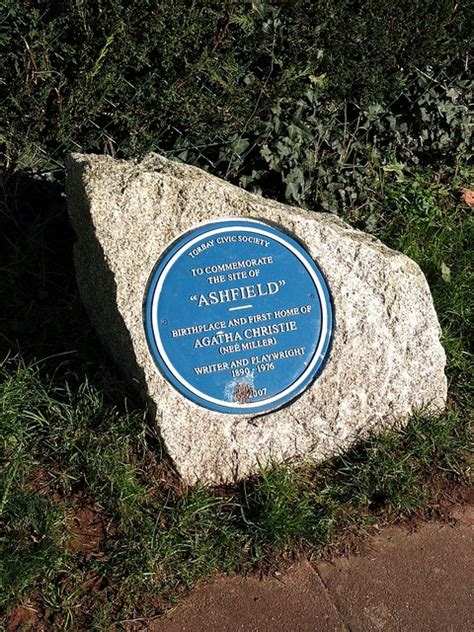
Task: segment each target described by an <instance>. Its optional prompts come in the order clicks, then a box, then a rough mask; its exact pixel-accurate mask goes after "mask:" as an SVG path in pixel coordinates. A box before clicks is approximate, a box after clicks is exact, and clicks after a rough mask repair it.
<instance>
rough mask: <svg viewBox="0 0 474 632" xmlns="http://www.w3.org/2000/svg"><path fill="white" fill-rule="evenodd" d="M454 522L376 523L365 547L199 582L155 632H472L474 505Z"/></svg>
mask: <svg viewBox="0 0 474 632" xmlns="http://www.w3.org/2000/svg"><path fill="white" fill-rule="evenodd" d="M453 518H454V520H453V523H449V524H448V523H440V522H428V523H422V524H421V525H419V526H418V527H417V528H416V530H415V531H407V530H406V529H404V528H403V527H390V528H387V529H384V530H382V531H381V532H380V534H378V535H377V536H374V537H372V538H371V539H370V540H369V541H368V543H367V547H365V551H364V553H362V554H360V555H351V556H349V557H339V558H337V559H335V560H334V562H332V563H328V562H319V563H317V564H315V565H311V564H309V563H308V562H299V563H297V564H295V565H294V566H293V567H292V568H290V569H289V570H288V571H287V572H286V573H284V574H282V575H281V576H279V577H266V578H263V579H259V578H257V577H252V576H250V577H246V578H242V577H220V578H217V579H216V580H214V581H212V582H209V583H207V584H202V585H200V586H198V587H197V588H196V589H195V590H194V591H192V592H191V594H190V596H189V597H188V599H187V600H186V601H185V602H184V603H183V604H181V605H180V606H178V607H177V608H176V609H174V610H173V611H171V612H170V613H168V615H167V616H166V617H165V618H164V619H161V620H160V621H153V622H150V623H149V624H148V629H149V630H152V631H153V632H280V631H285V632H332V631H347V630H350V631H351V632H372V631H374V632H379V631H381V630H383V631H384V632H392V631H393V632H395V631H396V632H405V631H406V632H425V631H426V632H438V631H439V632H465V631H466V632H468V631H469V632H470V631H472V630H474V506H469V505H468V506H464V507H462V508H457V509H456V510H455V511H454V513H453Z"/></svg>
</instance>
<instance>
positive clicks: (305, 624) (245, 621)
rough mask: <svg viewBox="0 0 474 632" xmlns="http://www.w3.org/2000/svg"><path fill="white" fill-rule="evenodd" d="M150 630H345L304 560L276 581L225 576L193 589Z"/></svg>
mask: <svg viewBox="0 0 474 632" xmlns="http://www.w3.org/2000/svg"><path fill="white" fill-rule="evenodd" d="M148 629H149V630H153V632H207V631H209V632H211V631H212V632H244V631H245V632H274V631H275V630H288V632H340V631H343V630H347V628H346V626H345V625H344V624H343V622H342V621H341V619H340V617H339V615H338V613H337V611H336V609H335V607H334V605H333V604H332V602H331V600H330V598H329V597H328V594H327V590H326V588H325V587H324V584H323V583H322V581H321V579H320V577H319V575H318V574H317V573H316V572H315V570H314V569H313V568H312V567H311V565H310V564H309V563H308V562H301V563H299V564H296V565H295V566H293V567H292V568H290V569H289V570H288V571H287V572H286V573H284V574H283V575H282V576H281V577H280V578H276V577H264V578H262V579H259V578H258V577H255V576H249V577H246V578H243V577H223V578H220V579H218V580H216V581H214V582H211V583H209V584H206V585H202V586H200V587H198V588H197V589H196V590H194V591H193V592H192V593H191V595H190V597H189V599H187V601H186V602H185V603H184V604H183V605H182V606H179V607H178V608H177V609H176V610H174V611H172V612H171V613H169V614H168V616H167V617H166V618H165V619H162V620H160V621H157V622H154V623H153V624H150V625H149V627H148Z"/></svg>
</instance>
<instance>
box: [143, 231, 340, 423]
mask: <svg viewBox="0 0 474 632" xmlns="http://www.w3.org/2000/svg"><path fill="white" fill-rule="evenodd" d="M332 323H333V316H332V305H331V299H330V293H329V288H328V286H327V283H326V280H325V279H324V277H323V275H322V274H321V271H320V270H319V268H318V266H317V265H316V263H315V262H314V261H313V259H312V258H311V257H310V256H309V254H308V252H307V251H306V250H305V249H304V248H303V247H302V246H301V245H300V244H299V243H298V242H297V241H296V240H295V239H293V238H291V237H289V236H288V235H287V234H286V233H284V232H282V231H280V230H277V229H276V228H274V227H272V226H269V225H268V224H265V223H263V222H260V221H255V220H243V219H229V220H226V221H219V222H212V223H207V224H204V225H202V226H200V227H198V228H197V229H195V230H193V231H191V232H189V233H186V234H185V235H183V236H182V237H181V238H179V239H178V240H177V241H175V242H174V244H173V245H172V246H171V248H169V249H168V250H167V251H166V253H165V254H164V255H163V256H162V257H161V259H160V260H159V261H158V263H157V265H156V267H155V269H154V270H153V272H152V274H151V277H150V280H149V283H148V286H147V288H146V292H145V298H144V324H145V332H146V337H147V341H148V345H149V348H150V352H151V355H152V356H153V359H154V361H155V363H156V365H157V367H158V368H159V369H160V371H161V372H162V373H163V374H164V375H165V377H166V378H167V379H168V380H169V382H171V384H172V385H173V386H174V387H175V388H176V389H177V390H178V391H179V392H180V393H181V394H182V395H184V396H185V397H187V398H188V399H190V400H192V401H193V402H195V403H196V404H199V405H200V406H204V407H205V408H208V409H210V410H214V411H218V412H223V413H229V414H247V415H251V414H254V413H260V412H265V411H268V410H273V409H275V408H279V407H280V406H282V405H284V404H286V403H287V402H289V401H291V400H292V399H294V398H295V397H296V396H297V395H299V394H300V393H301V392H302V391H304V390H305V388H307V386H309V384H310V383H311V382H312V381H313V380H314V379H315V378H316V376H317V375H318V373H319V372H320V371H321V370H322V368H323V366H324V362H325V360H326V358H327V355H328V352H329V347H330V341H331V335H332Z"/></svg>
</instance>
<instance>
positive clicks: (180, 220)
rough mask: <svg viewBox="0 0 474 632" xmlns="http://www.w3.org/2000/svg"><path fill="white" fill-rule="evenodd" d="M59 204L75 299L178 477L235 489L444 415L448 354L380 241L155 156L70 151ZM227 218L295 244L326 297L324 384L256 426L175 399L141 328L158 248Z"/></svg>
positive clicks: (408, 263)
mask: <svg viewBox="0 0 474 632" xmlns="http://www.w3.org/2000/svg"><path fill="white" fill-rule="evenodd" d="M67 197H68V204H69V211H70V216H71V221H72V224H73V227H74V229H75V231H76V233H77V237H78V241H77V244H76V246H75V262H76V270H77V278H78V283H79V289H80V293H81V296H82V299H83V301H84V303H85V305H86V308H87V310H88V312H89V314H90V317H91V320H92V322H93V324H94V326H95V328H96V330H97V332H98V333H99V335H100V337H101V339H102V340H103V343H104V346H105V347H106V348H107V349H108V350H109V352H110V354H111V356H112V357H113V358H114V359H115V361H116V362H117V363H118V364H119V365H120V366H121V367H122V369H123V370H124V371H125V372H126V374H127V375H128V376H129V377H130V379H132V380H134V381H135V382H136V383H137V384H138V385H139V387H140V389H141V391H142V393H143V394H144V396H146V398H147V400H148V402H149V404H150V406H151V410H152V414H153V415H154V416H155V418H156V422H157V424H158V425H159V427H160V429H161V434H162V437H163V439H164V441H165V443H166V446H167V449H168V451H169V454H170V455H171V457H172V458H173V460H174V462H175V464H176V467H177V469H178V471H179V472H180V474H181V476H182V477H183V479H184V480H185V481H186V482H188V483H191V484H192V483H195V482H197V481H201V482H205V483H211V484H217V483H221V482H226V481H232V480H235V479H238V478H242V477H245V476H248V475H249V474H251V473H253V472H255V471H256V469H257V468H258V465H257V463H258V462H260V463H265V462H267V461H273V462H281V461H283V460H287V459H295V458H297V459H308V458H311V459H316V460H321V459H324V458H327V457H329V456H332V455H334V454H335V453H339V452H340V451H342V450H346V449H348V448H349V447H350V446H351V444H353V442H354V441H355V440H357V439H358V438H360V437H363V436H365V435H366V434H367V433H368V432H369V431H371V430H373V429H381V428H383V427H386V426H389V425H392V424H394V423H397V422H403V421H406V420H407V419H408V417H409V415H410V413H411V412H412V411H413V410H415V409H421V408H425V409H427V410H431V411H434V410H439V409H442V408H443V407H444V405H445V401H446V390H447V385H446V377H445V375H444V366H445V353H444V350H443V348H442V346H441V344H440V341H439V338H440V327H439V324H438V320H437V317H436V313H435V310H434V307H433V301H432V298H431V295H430V291H429V288H428V284H427V282H426V279H425V277H424V275H423V273H422V272H421V270H420V268H419V267H418V266H417V265H416V264H415V263H414V262H413V261H412V260H411V259H409V258H408V257H406V256H404V255H402V254H400V253H398V252H395V251H393V250H390V249H389V248H387V247H386V246H384V245H383V244H382V243H381V242H380V241H378V240H377V239H374V238H372V237H370V236H369V235H367V234H364V233H363V232H360V231H357V230H354V229H352V228H351V227H350V226H348V225H347V224H345V223H344V222H343V221H341V220H340V219H338V218H337V217H335V216H333V215H329V214H325V213H311V212H307V211H304V210H302V209H298V208H294V207H289V206H285V205H283V204H279V203H276V202H273V201H271V200H267V199H264V198H262V197H259V196H256V195H252V194H250V193H247V192H245V191H243V190H242V189H239V188H237V187H234V186H232V185H230V184H228V183H226V182H224V181H222V180H219V179H218V178H215V177H213V176H210V175H209V174H207V173H206V172H204V171H201V170H199V169H196V168H194V167H189V166H186V165H183V164H179V163H174V162H170V161H168V160H166V159H164V158H162V157H160V156H158V155H154V154H150V155H149V156H147V157H146V158H145V159H144V160H143V161H142V162H139V163H137V162H131V161H120V160H113V159H112V158H108V157H104V156H94V155H88V156H86V155H80V154H74V155H73V156H71V158H70V160H69V164H68V174H67ZM223 216H227V217H229V216H236V217H239V216H240V217H249V218H253V219H258V220H262V221H270V222H272V223H274V224H276V225H280V226H282V227H284V229H285V230H286V231H289V232H290V234H293V235H294V236H296V237H297V238H298V239H299V240H300V241H301V242H303V243H304V244H305V246H306V248H307V250H308V251H309V253H310V254H311V256H312V257H314V258H315V259H316V260H317V262H318V265H319V266H320V268H321V269H322V271H323V273H324V274H325V276H326V279H327V280H328V283H329V286H330V288H331V292H332V297H333V302H334V310H335V317H336V327H335V332H334V338H333V346H332V351H331V354H330V358H329V360H328V362H327V364H326V367H325V369H324V371H323V372H322V374H321V375H320V377H319V378H318V379H317V380H316V381H315V382H314V383H313V384H312V385H311V386H310V387H309V388H308V389H307V390H306V391H305V392H304V394H303V395H302V396H301V397H299V398H298V399H296V400H295V401H294V402H293V403H292V404H291V405H289V406H287V407H286V408H283V409H280V410H277V411H272V412H270V413H267V414H260V415H258V416H253V417H246V416H244V415H236V416H234V415H227V414H222V413H214V412H211V411H209V410H206V409H204V408H201V407H199V406H197V405H196V404H193V403H192V402H191V401H188V400H187V399H184V398H183V397H182V396H181V395H180V394H179V393H178V392H177V391H176V390H175V389H174V388H173V387H172V386H171V385H170V384H169V383H168V382H167V381H166V380H165V379H164V378H163V377H162V375H161V374H160V373H159V371H158V369H157V368H156V366H155V364H154V362H153V359H152V357H151V355H150V353H149V350H148V347H147V342H146V339H145V333H144V328H143V320H142V319H143V316H142V302H143V295H144V291H145V287H146V284H147V281H148V278H149V275H150V273H151V271H152V269H153V267H154V265H155V264H156V261H157V260H158V258H159V257H160V255H161V254H162V252H163V250H165V249H166V248H167V247H168V246H169V244H170V243H171V242H173V241H174V240H175V239H177V238H178V237H179V236H180V235H181V234H182V233H184V232H185V231H188V230H190V229H192V228H194V227H196V226H197V225H199V224H200V223H201V222H203V221H209V220H218V219H220V218H222V217H223Z"/></svg>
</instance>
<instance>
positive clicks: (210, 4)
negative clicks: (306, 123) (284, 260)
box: [0, 0, 472, 171]
mask: <svg viewBox="0 0 474 632" xmlns="http://www.w3.org/2000/svg"><path fill="white" fill-rule="evenodd" d="M4 6H5V18H4V19H3V22H2V25H1V26H0V28H1V29H2V31H1V34H0V46H1V49H0V53H1V54H0V59H1V60H2V62H1V64H2V69H1V73H0V74H1V76H2V77H3V78H4V80H3V85H4V87H5V88H6V89H7V94H6V98H5V101H4V103H3V114H4V120H5V121H6V122H7V125H8V127H7V129H5V130H4V131H3V132H1V138H0V140H1V141H3V144H4V146H5V156H6V160H7V163H8V164H9V165H10V166H11V167H14V168H32V169H48V168H49V169H51V168H54V167H56V168H57V166H58V165H59V166H61V165H62V160H63V154H64V152H65V151H68V150H73V149H81V150H83V151H89V152H90V151H99V152H103V151H106V152H108V153H118V155H123V156H131V155H135V154H137V153H140V152H142V151H147V150H150V149H153V148H155V149H156V148H158V149H160V150H175V151H176V153H177V154H180V153H181V150H183V149H185V148H186V147H194V152H195V153H196V154H197V159H198V160H199V161H200V164H203V165H204V164H206V159H207V160H212V161H213V163H214V162H216V161H219V160H222V161H223V162H224V163H225V162H227V163H228V162H229V160H230V161H231V162H232V161H233V158H234V152H235V150H236V149H237V150H238V151H237V153H241V152H242V151H243V148H247V149H251V147H249V146H248V145H247V146H246V141H245V136H246V135H247V134H249V133H250V134H254V133H255V132H256V131H258V130H259V129H260V123H261V121H269V120H271V117H272V113H271V111H272V108H274V107H275V106H277V104H278V103H279V102H280V100H282V99H283V100H285V99H287V100H288V99H290V100H293V99H294V100H296V99H298V98H300V97H303V96H304V94H305V92H306V90H307V85H308V81H313V82H314V81H316V82H317V83H318V85H319V87H320V91H321V94H322V97H324V102H325V104H326V105H327V106H330V107H332V106H331V104H334V103H336V104H337V103H339V102H340V100H341V99H346V98H350V99H352V100H355V101H356V102H360V101H362V102H364V103H368V102H374V101H375V100H380V99H383V98H386V97H388V96H390V95H392V94H394V93H395V92H398V91H399V90H400V88H401V87H403V86H405V84H406V80H407V79H406V77H407V71H409V70H410V69H413V68H414V67H415V66H420V67H424V66H425V65H426V64H427V63H431V62H433V61H435V60H438V61H439V62H441V63H443V64H444V65H448V66H449V64H450V62H451V60H452V59H455V60H459V58H460V56H461V55H462V54H463V52H464V51H465V50H466V42H467V37H468V33H469V26H470V24H471V23H472V5H470V3H468V2H467V0H463V1H462V2H459V3H456V2H454V0H448V1H446V0H428V1H427V0H416V1H412V2H408V1H407V2H399V1H396V0H389V1H387V2H384V3H380V2H378V0H364V1H362V2H355V1H354V0H330V1H328V0H324V1H323V0H318V1H316V2H308V1H305V0H298V1H296V2H291V3H277V2H266V1H263V0H257V1H256V2H250V1H237V0H225V1H224V2H222V1H221V0H219V1H218V0H208V1H206V2H202V3H198V2H192V3H176V2H174V1H173V0H164V1H163V2H160V3H154V2H150V1H149V0H137V1H136V2H133V3H130V2H126V1H125V0H91V1H88V2H76V1H73V0H66V1H65V2H62V3H51V2H46V1H45V0H21V1H19V2H18V1H16V0H5V3H4ZM295 103H296V101H295ZM318 120H319V116H318ZM322 120H325V118H324V116H323V117H322ZM203 144H204V145H207V146H208V147H207V148H206V149H205V150H203V148H202V147H201V146H202V145H203ZM209 145H210V147H209ZM223 146H224V147H225V150H224V155H223V156H222V155H219V150H220V149H221V148H222V147H223ZM184 157H186V154H185V155H184ZM225 171H227V167H226V168H225Z"/></svg>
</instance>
